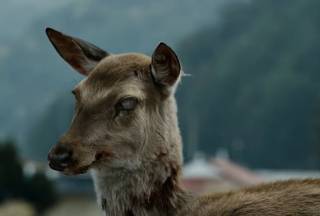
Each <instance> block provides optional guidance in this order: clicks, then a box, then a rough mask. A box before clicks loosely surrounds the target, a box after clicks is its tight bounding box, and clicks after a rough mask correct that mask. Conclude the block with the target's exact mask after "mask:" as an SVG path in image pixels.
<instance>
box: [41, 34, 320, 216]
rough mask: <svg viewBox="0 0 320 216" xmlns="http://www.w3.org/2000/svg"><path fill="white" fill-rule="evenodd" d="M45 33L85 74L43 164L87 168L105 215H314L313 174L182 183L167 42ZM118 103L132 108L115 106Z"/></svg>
mask: <svg viewBox="0 0 320 216" xmlns="http://www.w3.org/2000/svg"><path fill="white" fill-rule="evenodd" d="M47 34H48V36H49V38H50V40H51V41H52V43H53V44H54V46H55V48H56V49H57V50H58V52H59V54H60V55H61V56H62V57H63V58H64V59H65V60H66V61H67V62H68V63H69V64H70V65H71V66H72V67H74V68H75V69H76V70H78V71H79V72H80V73H82V74H84V75H86V76H87V77H86V78H85V79H84V80H83V81H82V82H80V83H79V84H78V85H77V86H76V87H75V89H74V91H73V92H74V94H75V97H76V99H77V104H76V111H75V116H74V118H73V121H72V124H71V126H70V129H69V130H68V131H67V133H66V134H65V135H64V136H63V137H62V138H61V139H60V141H59V143H58V144H57V145H56V146H55V147H53V148H52V150H51V151H50V153H49V161H50V163H49V164H50V166H51V167H52V168H53V169H57V170H59V171H62V172H64V173H66V174H78V173H82V172H86V171H87V170H88V169H90V170H92V175H93V179H94V182H95V188H96V192H97V197H98V202H99V204H100V206H101V208H102V209H103V210H104V211H105V213H106V215H112V216H113V215H114V216H121V215H127V216H129V215H130V216H133V215H134V216H142V215H152V216H160V215H168V216H169V215H181V216H186V215H216V216H220V215H221V216H224V215H226V216H227V215H239V216H241V215H245V216H251V215H271V216H280V215H287V216H289V215H320V181H319V180H305V181H286V182H276V183H272V184H265V185H260V186H256V187H251V188H247V189H243V190H239V191H235V192H230V193H224V194H216V195H210V196H203V197H198V198H197V197H193V196H192V195H190V194H189V193H187V192H186V191H185V190H184V189H183V188H182V187H181V184H180V178H181V166H182V150H181V149H182V145H181V137H180V132H179V128H178V122H177V115H176V112H177V110H176V102H175V98H174V91H175V88H176V85H177V83H178V81H179V77H180V76H181V74H180V73H181V68H180V63H179V60H178V58H177V56H176V55H175V53H174V52H173V51H172V50H171V49H170V48H169V47H168V46H167V45H165V44H163V43H161V44H160V45H159V46H158V47H157V48H156V50H155V51H154V53H153V55H152V57H151V58H150V57H148V56H146V55H142V54H137V53H127V54H121V55H109V54H108V53H107V52H104V51H103V50H101V49H99V48H97V47H95V46H94V45H92V44H89V43H87V42H85V41H83V40H80V39H74V38H73V37H70V36H67V35H64V34H62V33H60V32H57V31H55V30H52V29H48V30H47ZM79 40H80V42H79ZM74 52H75V53H74ZM128 98H130V99H129V100H128ZM123 101H126V102H128V104H129V107H130V106H131V105H130V104H132V103H134V106H133V107H134V108H133V109H125V110H123V109H119V106H120V107H121V108H122V107H123V104H122V102H123ZM66 152H69V153H70V152H72V154H69V157H67V159H68V160H66V158H65V157H62V156H65V155H66ZM62 153H64V154H62ZM61 158H62V159H64V160H63V161H62V159H61ZM61 161H62V162H61Z"/></svg>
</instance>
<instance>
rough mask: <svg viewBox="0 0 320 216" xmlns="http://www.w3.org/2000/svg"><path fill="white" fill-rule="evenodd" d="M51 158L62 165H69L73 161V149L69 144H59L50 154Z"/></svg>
mask: <svg viewBox="0 0 320 216" xmlns="http://www.w3.org/2000/svg"><path fill="white" fill-rule="evenodd" d="M49 160H50V161H51V162H53V163H55V164H57V165H60V166H67V165H68V164H69V163H70V162H71V161H72V150H71V149H70V148H68V147H67V146H64V145H61V146H59V145H58V146H57V147H56V148H55V149H53V151H52V152H51V153H50V154H49Z"/></svg>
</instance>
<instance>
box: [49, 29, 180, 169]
mask: <svg viewBox="0 0 320 216" xmlns="http://www.w3.org/2000/svg"><path fill="white" fill-rule="evenodd" d="M46 33H47V36H48V38H49V39H50V41H51V43H52V44H53V46H54V47H55V49H56V50H57V52H58V53H59V54H60V56H61V57H62V58H63V59H64V60H65V61H66V62H67V63H69V65H71V66H72V67H73V68H74V69H75V70H76V71H78V72H79V73H81V74H82V75H84V76H85V77H84V79H83V80H82V81H81V82H80V83H79V84H77V85H76V86H75V87H74V89H73V90H72V93H73V94H74V97H75V99H76V104H75V113H74V117H73V119H72V122H71V125H70V128H69V130H68V131H67V132H66V133H65V134H64V135H63V136H62V137H61V138H60V140H59V142H58V143H57V144H56V145H55V146H54V147H53V148H52V149H51V151H50V153H49V155H48V160H49V165H50V167H51V168H53V169H55V170H58V171H61V172H64V173H65V174H79V173H84V172H86V171H87V170H88V169H90V168H95V169H102V168H103V169H125V170H131V169H137V168H139V167H140V166H141V164H144V163H150V162H152V161H155V160H158V159H159V157H164V158H166V160H172V161H174V162H175V163H178V164H179V165H180V164H181V161H182V159H181V149H180V148H181V146H180V142H181V141H180V133H179V129H178V126H177V119H176V104H175V99H174V96H173V94H174V90H175V87H176V85H177V83H178V80H179V78H180V73H181V72H180V70H181V67H180V63H179V60H178V57H177V55H176V54H175V53H174V51H173V50H172V49H171V48H170V47H169V46H167V45H166V44H164V43H160V44H159V45H158V46H157V47H156V48H155V50H154V52H153V54H152V56H151V57H149V56H146V55H143V54H138V53H125V54H109V53H108V52H106V51H104V50H102V49H100V48H98V47H97V46H95V45H93V44H91V43H89V42H86V41H84V40H82V39H78V38H75V37H71V36H68V35H65V34H63V33H61V32H58V31H56V30H53V29H50V28H48V29H47V30H46Z"/></svg>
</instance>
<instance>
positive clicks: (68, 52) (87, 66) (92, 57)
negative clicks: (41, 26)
mask: <svg viewBox="0 0 320 216" xmlns="http://www.w3.org/2000/svg"><path fill="white" fill-rule="evenodd" d="M46 33H47V36H48V38H49V40H50V42H51V43H52V45H53V46H54V48H55V49H56V50H57V52H58V53H59V55H60V56H61V57H62V58H63V59H64V60H65V61H66V62H68V63H69V64H70V65H71V66H72V67H73V68H74V69H75V70H77V71H78V72H79V73H81V74H83V75H85V76H87V75H88V74H89V73H90V71H91V70H92V69H93V68H94V67H95V66H96V65H97V64H98V62H99V61H100V60H101V59H103V58H104V57H106V56H107V55H109V54H108V53H107V52H106V51H104V50H102V49H100V48H99V47H97V46H95V45H93V44H91V43H89V42H86V41H84V40H81V39H78V38H74V37H71V36H69V35H65V34H63V33H61V32H59V31H56V30H54V29H52V28H47V29H46Z"/></svg>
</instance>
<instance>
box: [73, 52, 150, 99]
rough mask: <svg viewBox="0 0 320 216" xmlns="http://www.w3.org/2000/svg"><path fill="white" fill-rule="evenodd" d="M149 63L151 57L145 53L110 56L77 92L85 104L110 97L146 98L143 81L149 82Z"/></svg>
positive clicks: (97, 67) (80, 85) (82, 83)
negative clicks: (147, 80)
mask: <svg viewBox="0 0 320 216" xmlns="http://www.w3.org/2000/svg"><path fill="white" fill-rule="evenodd" d="M150 63H151V60H150V57H148V56H145V55H143V54H122V55H113V56H108V57H106V58H105V59H103V60H102V61H101V62H100V63H99V64H98V65H97V66H96V68H95V69H94V70H93V71H92V72H91V73H90V75H89V76H88V77H87V78H86V79H84V80H82V81H81V82H80V83H79V84H78V85H77V86H76V89H77V91H78V92H79V94H80V95H81V99H82V100H83V101H85V102H86V103H94V102H96V101H99V100H101V99H105V98H106V97H107V96H108V95H110V94H112V95H113V96H117V95H118V96H122V95H130V96H135V97H140V98H144V91H143V89H144V88H145V86H144V84H145V82H144V81H143V80H145V79H148V74H149V73H150V71H149V69H150Z"/></svg>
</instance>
